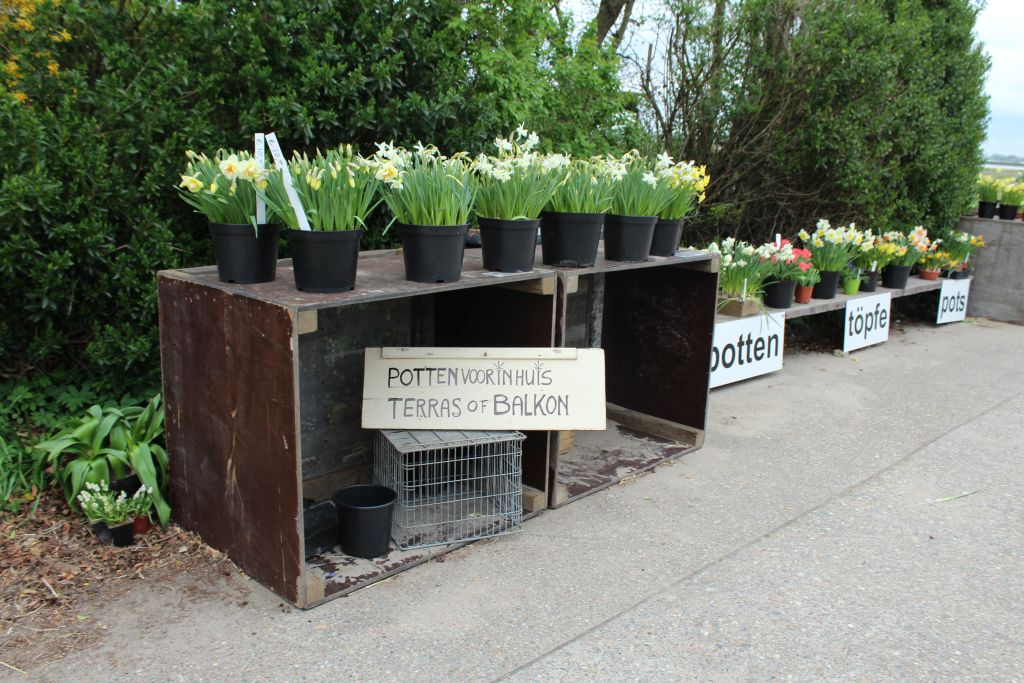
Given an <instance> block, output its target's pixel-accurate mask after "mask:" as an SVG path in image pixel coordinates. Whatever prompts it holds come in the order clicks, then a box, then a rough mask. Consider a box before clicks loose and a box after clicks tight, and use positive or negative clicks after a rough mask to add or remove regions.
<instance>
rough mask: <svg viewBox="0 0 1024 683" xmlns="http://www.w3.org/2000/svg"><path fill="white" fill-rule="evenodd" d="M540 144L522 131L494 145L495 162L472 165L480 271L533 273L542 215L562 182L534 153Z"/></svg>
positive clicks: (480, 158)
mask: <svg viewBox="0 0 1024 683" xmlns="http://www.w3.org/2000/svg"><path fill="white" fill-rule="evenodd" d="M537 143H538V139H537V134H536V133H531V132H530V131H528V130H526V129H525V128H523V127H522V126H520V127H519V128H517V129H516V130H515V132H514V133H513V134H512V135H509V136H508V137H507V138H497V139H496V140H495V141H494V144H495V146H496V147H497V148H498V154H497V156H488V155H486V154H481V155H480V156H478V157H477V158H476V159H475V160H474V161H473V165H472V168H473V172H474V173H475V177H476V182H477V191H476V215H477V220H478V221H479V223H480V245H481V247H482V250H483V262H484V268H486V269H487V270H493V271H497V272H503V273H524V272H529V271H531V270H533V261H534V257H535V256H536V253H537V230H538V228H539V227H540V214H541V211H543V210H544V207H545V206H547V204H548V202H549V201H551V195H552V194H554V192H555V187H556V186H557V185H558V183H559V181H561V179H562V177H561V175H560V174H559V173H557V172H556V170H555V169H554V168H553V167H550V166H549V167H546V166H545V165H544V163H543V161H544V158H543V157H542V156H541V155H540V154H538V153H537V152H535V151H534V148H535V147H536V146H537Z"/></svg>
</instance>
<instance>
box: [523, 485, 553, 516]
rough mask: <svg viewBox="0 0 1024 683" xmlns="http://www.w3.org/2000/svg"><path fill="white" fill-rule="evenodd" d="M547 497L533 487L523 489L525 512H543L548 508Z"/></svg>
mask: <svg viewBox="0 0 1024 683" xmlns="http://www.w3.org/2000/svg"><path fill="white" fill-rule="evenodd" d="M547 498H548V497H547V495H546V494H545V493H544V492H543V491H541V490H539V489H535V488H533V487H532V486H524V487H523V511H524V512H526V513H530V512H536V511H537V510H543V509H544V508H546V507H547V506H548V501H547Z"/></svg>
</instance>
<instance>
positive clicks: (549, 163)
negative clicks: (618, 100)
mask: <svg viewBox="0 0 1024 683" xmlns="http://www.w3.org/2000/svg"><path fill="white" fill-rule="evenodd" d="M542 163H543V164H545V165H546V167H547V168H549V169H551V170H553V171H557V172H558V174H559V176H560V179H559V180H560V182H559V183H558V186H557V187H556V188H555V191H554V193H553V194H552V195H551V201H549V202H548V205H547V207H546V208H545V211H544V214H543V216H542V218H541V224H540V238H541V253H542V254H543V260H544V264H545V265H549V266H568V267H572V268H584V267H587V266H592V265H594V262H595V261H596V260H597V247H598V245H599V244H600V242H601V227H602V226H603V225H604V214H605V212H606V211H608V209H610V208H611V205H612V196H613V186H614V184H615V182H616V181H617V180H620V179H621V177H615V176H614V175H611V174H609V173H608V172H607V169H604V168H603V164H602V163H601V160H590V161H585V160H582V159H577V160H575V161H570V160H569V158H568V157H565V156H562V155H561V154H550V155H548V156H547V157H545V159H544V161H543V162H542ZM621 170H622V172H623V173H624V172H625V169H621Z"/></svg>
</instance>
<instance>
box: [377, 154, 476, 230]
mask: <svg viewBox="0 0 1024 683" xmlns="http://www.w3.org/2000/svg"><path fill="white" fill-rule="evenodd" d="M359 163H360V164H362V165H364V166H366V167H368V169H369V170H370V172H371V173H372V174H373V176H374V177H375V178H376V179H377V180H379V181H381V183H382V186H381V192H382V194H383V197H384V203H385V204H387V205H388V208H389V209H391V213H392V215H394V217H395V220H397V221H398V222H399V223H404V224H405V225H426V226H457V225H465V224H467V223H468V222H469V215H470V213H471V212H472V210H473V202H474V200H475V198H476V183H475V182H474V180H473V171H472V169H471V168H470V160H469V159H467V154H466V153H465V152H459V153H458V154H454V155H452V156H450V157H448V156H445V155H443V154H441V153H440V151H438V149H437V148H436V147H434V146H432V145H431V146H430V147H424V146H423V145H416V148H415V149H414V150H412V151H409V150H406V149H404V148H402V147H395V146H393V145H391V144H390V143H386V142H378V143H377V152H376V153H374V154H373V156H371V157H368V158H360V160H359Z"/></svg>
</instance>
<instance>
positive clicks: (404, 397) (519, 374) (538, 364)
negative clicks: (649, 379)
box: [362, 347, 606, 430]
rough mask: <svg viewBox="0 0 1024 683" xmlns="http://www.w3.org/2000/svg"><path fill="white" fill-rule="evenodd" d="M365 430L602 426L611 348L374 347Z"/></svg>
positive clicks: (366, 377)
mask: <svg viewBox="0 0 1024 683" xmlns="http://www.w3.org/2000/svg"><path fill="white" fill-rule="evenodd" d="M365 361H366V366H365V370H364V374H363V421H362V424H363V428H364V429H472V430H475V429H536V430H570V429H572V430H588V429H593V430H601V429H604V428H605V426H606V424H605V395H604V350H603V349H542V348H473V349H468V348H438V347H419V348H406V347H390V348H389V347H385V348H369V349H366V355H365Z"/></svg>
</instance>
